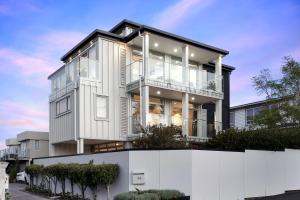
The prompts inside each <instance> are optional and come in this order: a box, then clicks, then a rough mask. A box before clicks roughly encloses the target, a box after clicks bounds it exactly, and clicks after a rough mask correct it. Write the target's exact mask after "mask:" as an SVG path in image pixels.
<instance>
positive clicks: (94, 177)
mask: <svg viewBox="0 0 300 200" xmlns="http://www.w3.org/2000/svg"><path fill="white" fill-rule="evenodd" d="M102 173H103V166H102V165H93V164H89V166H88V167H87V173H86V176H87V178H88V180H89V181H88V183H87V184H88V187H89V188H90V189H91V190H92V193H93V198H94V200H96V199H97V192H98V187H99V185H100V183H101V178H102V176H101V175H102Z"/></svg>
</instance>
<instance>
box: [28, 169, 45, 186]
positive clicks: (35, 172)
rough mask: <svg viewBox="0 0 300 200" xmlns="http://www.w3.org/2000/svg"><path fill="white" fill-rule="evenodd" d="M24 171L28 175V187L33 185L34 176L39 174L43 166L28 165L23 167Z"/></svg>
mask: <svg viewBox="0 0 300 200" xmlns="http://www.w3.org/2000/svg"><path fill="white" fill-rule="evenodd" d="M25 172H26V173H27V174H28V175H29V179H30V183H29V184H30V187H32V186H33V185H34V183H33V180H34V178H37V177H38V175H39V174H42V172H43V166H42V165H29V166H26V167H25Z"/></svg>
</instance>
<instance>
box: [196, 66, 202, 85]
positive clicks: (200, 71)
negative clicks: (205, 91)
mask: <svg viewBox="0 0 300 200" xmlns="http://www.w3.org/2000/svg"><path fill="white" fill-rule="evenodd" d="M202 71H203V66H202V65H199V67H198V74H197V88H198V89H202V84H203V83H202V82H203V77H202V76H203V73H202Z"/></svg>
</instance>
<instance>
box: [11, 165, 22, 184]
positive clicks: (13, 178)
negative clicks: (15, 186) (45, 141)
mask: <svg viewBox="0 0 300 200" xmlns="http://www.w3.org/2000/svg"><path fill="white" fill-rule="evenodd" d="M18 172H20V162H19V160H16V162H15V163H14V164H13V166H12V168H11V169H10V172H9V182H10V183H13V182H15V181H16V178H17V173H18Z"/></svg>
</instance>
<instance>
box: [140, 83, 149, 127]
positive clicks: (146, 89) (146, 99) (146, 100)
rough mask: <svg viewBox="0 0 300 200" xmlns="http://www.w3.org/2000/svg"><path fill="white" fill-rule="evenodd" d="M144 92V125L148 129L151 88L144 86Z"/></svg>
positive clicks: (142, 112) (142, 111) (142, 113)
mask: <svg viewBox="0 0 300 200" xmlns="http://www.w3.org/2000/svg"><path fill="white" fill-rule="evenodd" d="M142 90H143V91H142V110H141V115H142V125H143V127H146V126H148V125H149V86H148V85H145V86H143V88H142Z"/></svg>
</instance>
